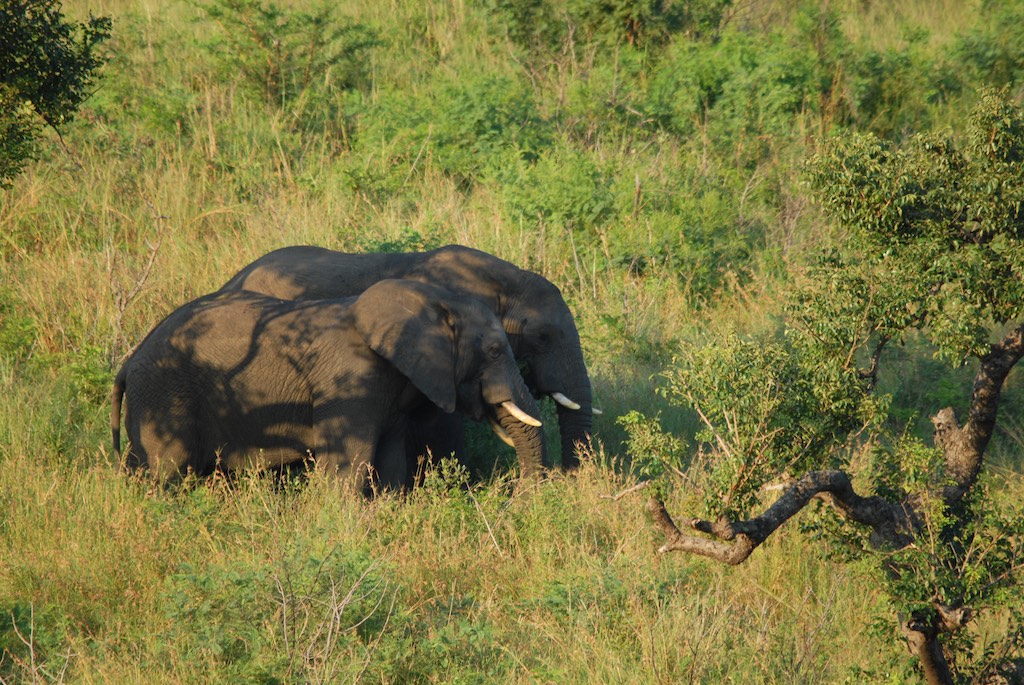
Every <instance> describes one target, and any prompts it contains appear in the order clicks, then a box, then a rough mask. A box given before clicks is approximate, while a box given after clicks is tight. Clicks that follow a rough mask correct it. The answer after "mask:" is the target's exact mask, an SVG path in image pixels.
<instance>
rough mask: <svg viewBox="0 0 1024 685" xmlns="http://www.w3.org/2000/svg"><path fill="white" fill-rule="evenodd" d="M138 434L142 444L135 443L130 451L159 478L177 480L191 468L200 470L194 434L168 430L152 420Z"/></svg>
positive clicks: (141, 426) (158, 479)
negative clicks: (197, 463) (197, 466)
mask: <svg viewBox="0 0 1024 685" xmlns="http://www.w3.org/2000/svg"><path fill="white" fill-rule="evenodd" d="M138 436H139V444H138V445H131V446H130V447H129V450H130V451H131V454H133V455H136V456H135V457H134V458H133V459H134V460H137V461H138V463H139V464H140V465H142V466H145V467H147V468H148V469H149V472H150V473H151V474H152V476H153V478H155V479H156V480H157V481H159V482H161V483H164V482H167V481H171V480H175V479H177V478H178V477H180V476H182V475H184V472H185V470H186V469H188V468H189V467H192V469H193V470H198V469H196V464H195V461H196V457H197V455H195V454H194V452H195V451H196V446H195V445H194V442H195V441H194V440H193V439H192V436H190V435H182V434H180V433H179V432H177V431H171V432H168V431H166V430H163V429H161V428H159V427H157V426H155V425H153V424H152V423H148V422H147V423H143V424H142V425H140V426H139V430H138ZM201 475H202V474H201Z"/></svg>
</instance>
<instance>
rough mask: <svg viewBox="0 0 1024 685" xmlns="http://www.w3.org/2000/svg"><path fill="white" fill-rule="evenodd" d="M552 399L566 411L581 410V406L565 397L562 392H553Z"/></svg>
mask: <svg viewBox="0 0 1024 685" xmlns="http://www.w3.org/2000/svg"><path fill="white" fill-rule="evenodd" d="M551 399H553V400H554V401H555V402H558V403H559V404H560V405H562V406H563V407H565V408H566V409H579V408H580V405H578V404H576V403H575V402H573V401H572V400H570V399H569V398H568V397H566V396H565V395H563V394H562V393H560V392H553V393H551Z"/></svg>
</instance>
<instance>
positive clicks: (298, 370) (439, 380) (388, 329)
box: [111, 280, 545, 487]
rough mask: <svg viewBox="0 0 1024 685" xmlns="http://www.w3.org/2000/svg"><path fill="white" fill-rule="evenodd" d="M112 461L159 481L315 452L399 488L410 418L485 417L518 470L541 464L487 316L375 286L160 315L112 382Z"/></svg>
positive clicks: (218, 299) (410, 286)
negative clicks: (507, 441) (124, 440)
mask: <svg viewBox="0 0 1024 685" xmlns="http://www.w3.org/2000/svg"><path fill="white" fill-rule="evenodd" d="M122 399H124V401H125V403H126V410H125V427H126V430H127V432H128V435H129V440H130V447H129V450H128V453H127V458H126V464H127V465H128V466H130V467H147V468H149V469H150V470H151V471H152V472H153V474H154V476H155V477H156V478H157V479H158V480H168V479H172V478H176V477H178V476H179V475H180V474H182V473H184V472H188V471H191V472H195V473H198V474H206V473H209V472H211V471H213V470H214V469H223V470H234V469H240V468H246V467H250V466H256V465H265V466H277V465H283V464H287V463H290V462H294V461H298V460H302V459H305V458H307V457H308V456H309V455H310V454H312V455H313V457H314V459H315V460H316V462H317V464H318V466H322V467H323V468H326V469H327V470H328V471H331V472H334V473H337V474H339V475H342V476H346V477H350V478H351V479H353V480H354V481H355V482H356V484H357V486H359V487H365V486H366V485H367V484H368V483H369V481H368V476H369V474H370V473H376V477H377V478H378V479H379V482H380V484H382V485H384V486H391V487H398V486H407V485H409V484H410V481H409V478H410V474H409V471H408V468H407V460H406V456H405V446H404V440H405V431H406V430H407V426H408V423H409V420H410V417H412V416H413V415H416V414H418V413H422V412H424V411H426V412H430V411H443V412H452V411H455V410H456V409H458V410H459V411H460V412H462V413H464V414H466V415H469V416H471V417H473V418H475V419H484V418H490V419H492V420H494V421H497V422H498V423H499V424H500V425H501V426H502V427H503V428H504V429H505V430H506V432H507V433H508V434H509V435H510V436H511V437H512V440H513V442H514V443H515V447H516V451H517V454H518V456H519V459H520V463H521V464H522V468H523V471H524V472H525V473H527V474H530V473H534V472H537V471H538V470H539V469H540V467H541V465H542V463H543V461H544V457H545V454H544V449H545V448H544V441H543V435H542V432H541V429H540V421H539V420H538V419H536V418H534V417H537V416H539V411H538V408H537V406H536V403H535V402H534V400H533V397H532V396H531V395H530V393H529V390H528V389H527V388H526V386H525V384H524V382H523V380H522V377H521V376H520V374H519V370H518V368H517V366H516V363H515V358H514V356H513V355H512V350H511V348H510V346H509V342H508V339H507V338H506V336H505V333H504V331H503V330H502V328H501V326H500V324H499V322H498V320H497V319H496V318H495V317H494V315H493V313H492V312H491V311H490V310H488V309H487V308H486V307H484V306H483V305H482V304H481V303H479V302H478V301H476V300H475V299H473V298H468V297H465V296H461V295H457V294H455V293H451V292H449V291H447V290H445V289H443V288H439V287H437V286H433V285H429V284H425V283H418V282H414V281H405V280H385V281H381V282H380V283H377V284H375V285H374V286H372V287H371V288H369V289H367V290H366V291H365V292H364V293H363V294H362V295H360V296H359V297H353V298H343V299H332V300H317V301H286V300H280V299H277V298H273V297H268V296H266V295H260V294H256V293H251V292H246V291H239V292H226V293H223V292H222V293H214V294H212V295H207V296H205V297H202V298H199V299H198V300H195V301H193V302H190V303H188V304H186V305H184V306H182V307H180V308H179V309H178V310H176V311H175V312H173V313H172V314H170V315H169V316H168V317H167V318H166V319H164V320H163V321H162V322H161V323H160V324H158V325H157V326H156V327H155V328H154V329H153V330H152V331H151V332H150V333H149V335H147V336H146V338H145V339H144V340H143V341H142V343H141V344H140V345H139V347H138V348H137V349H136V350H135V352H134V353H133V354H132V355H131V357H129V359H128V360H127V361H126V362H125V364H124V366H123V367H122V369H121V371H120V372H119V373H118V375H117V378H116V380H115V383H114V390H113V394H112V407H111V430H112V435H113V440H114V450H115V453H117V454H118V456H119V452H120V419H121V417H120V413H121V403H122Z"/></svg>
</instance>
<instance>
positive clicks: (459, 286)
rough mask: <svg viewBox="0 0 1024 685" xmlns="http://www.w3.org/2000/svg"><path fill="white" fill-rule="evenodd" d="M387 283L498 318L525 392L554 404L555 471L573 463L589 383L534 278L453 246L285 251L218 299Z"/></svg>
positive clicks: (327, 293)
mask: <svg viewBox="0 0 1024 685" xmlns="http://www.w3.org/2000/svg"><path fill="white" fill-rule="evenodd" d="M387 278H402V279H409V280H415V281H420V282H424V283H434V284H437V285H441V286H444V287H445V288H447V289H449V290H452V291H455V292H458V293H460V294H463V295H468V296H471V297H474V298H477V299H479V300H480V301H482V302H483V303H485V304H486V305H487V307H489V308H490V310H491V311H492V312H494V314H495V315H496V316H497V317H498V319H500V321H501V325H502V327H503V328H504V329H505V333H506V334H507V335H508V339H509V342H510V343H511V344H512V351H513V353H514V354H515V357H516V360H517V362H518V363H519V365H520V367H521V370H522V373H523V377H524V379H525V380H526V384H527V386H528V387H529V388H530V391H531V392H532V393H533V394H534V395H535V396H537V397H540V396H543V395H548V396H550V397H552V398H553V399H554V400H555V401H556V402H558V426H559V431H560V434H561V456H562V465H563V467H565V468H574V467H576V466H577V465H578V464H579V458H578V456H577V449H578V447H579V446H580V445H586V444H587V443H588V442H589V440H590V433H591V426H592V422H593V419H592V414H593V413H596V412H595V411H594V410H593V408H592V396H591V387H590V377H589V376H588V374H587V367H586V364H585V363H584V361H583V352H582V350H581V349H580V337H579V333H578V332H577V330H576V323H575V320H574V319H573V316H572V313H571V312H570V311H569V308H568V306H566V304H565V300H564V299H563V298H562V295H561V293H560V292H559V290H558V288H557V287H556V286H555V285H554V284H552V283H551V282H550V281H548V280H547V279H545V278H544V277H542V276H540V275H539V274H536V273H533V272H531V271H526V270H524V269H520V268H519V267H517V266H515V265H514V264H511V263H510V262H507V261H505V260H502V259H499V258H498V257H495V256H493V255H490V254H487V253H486V252H481V251H480V250H475V249H472V248H468V247H463V246H461V245H448V246H446V247H442V248H438V249H436V250H431V251H428V252H409V253H366V254H359V253H344V252H335V251H333V250H327V249H324V248H320V247H313V246H293V247H285V248H281V249H279V250H275V251H273V252H270V253H268V254H266V255H264V256H263V257H260V258H259V259H257V260H256V261H254V262H253V263H251V264H249V265H248V266H246V267H245V268H243V269H242V270H241V271H239V272H238V273H237V274H235V275H234V276H233V277H232V278H231V279H230V280H229V281H228V282H227V283H226V284H225V285H224V286H223V287H222V288H221V290H220V292H229V291H234V290H241V289H246V290H252V291H255V292H261V293H265V294H268V295H273V296H275V297H280V298H283V299H313V298H325V297H341V296H346V295H358V294H359V293H361V292H363V291H364V290H366V289H367V288H369V287H370V286H371V285H373V284H374V283H376V282H378V281H381V280H383V279H387ZM446 451H447V450H446V449H442V452H446Z"/></svg>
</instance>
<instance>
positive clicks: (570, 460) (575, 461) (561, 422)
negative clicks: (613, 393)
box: [558, 379, 593, 469]
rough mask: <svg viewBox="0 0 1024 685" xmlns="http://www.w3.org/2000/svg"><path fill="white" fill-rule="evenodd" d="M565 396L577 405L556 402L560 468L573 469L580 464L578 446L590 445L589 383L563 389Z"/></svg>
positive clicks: (591, 412)
mask: <svg viewBox="0 0 1024 685" xmlns="http://www.w3.org/2000/svg"><path fill="white" fill-rule="evenodd" d="M563 392H564V394H565V396H566V397H568V398H569V399H570V400H572V402H573V403H574V404H576V405H578V406H579V409H573V408H571V407H570V406H566V405H565V404H563V403H561V402H560V403H559V404H558V432H559V435H560V436H561V447H562V468H564V469H574V468H576V467H578V466H579V465H580V459H579V454H578V450H579V448H580V446H583V447H586V446H588V445H590V436H591V431H592V426H593V406H592V404H591V402H592V400H591V391H590V383H589V379H588V382H587V383H585V384H580V385H577V386H575V387H573V388H567V389H566V390H564V391H563Z"/></svg>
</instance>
